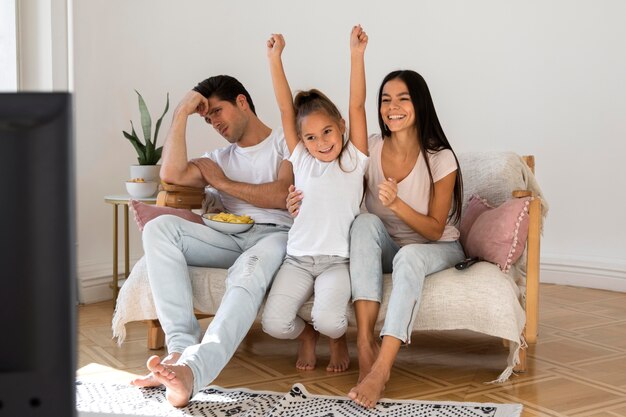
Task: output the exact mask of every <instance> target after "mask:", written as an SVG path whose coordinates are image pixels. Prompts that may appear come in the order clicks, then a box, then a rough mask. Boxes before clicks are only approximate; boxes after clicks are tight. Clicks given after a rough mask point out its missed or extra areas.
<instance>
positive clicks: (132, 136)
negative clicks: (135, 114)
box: [122, 121, 146, 159]
mask: <svg viewBox="0 0 626 417" xmlns="http://www.w3.org/2000/svg"><path fill="white" fill-rule="evenodd" d="M130 126H131V128H132V133H128V132H126V131H122V133H123V134H124V136H125V137H126V139H128V140H129V141H130V143H131V144H132V145H133V147H134V148H135V151H137V155H138V156H139V158H140V159H142V158H145V153H146V147H145V146H144V144H143V143H141V141H140V140H139V138H138V137H137V133H136V132H135V127H134V126H133V122H132V121H131V122H130Z"/></svg>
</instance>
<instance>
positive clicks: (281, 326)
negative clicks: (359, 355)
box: [262, 255, 350, 339]
mask: <svg viewBox="0 0 626 417" xmlns="http://www.w3.org/2000/svg"><path fill="white" fill-rule="evenodd" d="M348 262H349V260H348V258H343V257H341V256H328V255H319V256H289V255H287V258H286V259H285V261H284V262H283V265H282V266H281V267H280V269H279V270H278V273H277V274H276V278H275V279H274V283H273V284H272V289H271V290H270V293H269V295H268V296H267V301H266V302H265V307H263V319H262V324H263V331H265V332H266V333H267V334H269V335H271V336H274V337H276V338H278V339H295V338H297V337H298V336H300V333H302V330H304V326H305V323H304V320H302V318H300V317H299V316H298V310H299V309H300V307H302V305H303V304H304V303H305V302H306V301H308V300H309V298H311V294H313V293H315V300H314V302H313V308H312V309H311V320H312V322H313V328H314V329H315V330H317V331H318V332H320V333H322V334H323V335H326V336H328V337H330V338H331V339H338V338H340V337H341V336H343V335H344V334H345V332H346V328H347V327H348V303H349V302H350V271H349V268H348Z"/></svg>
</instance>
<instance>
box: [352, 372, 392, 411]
mask: <svg viewBox="0 0 626 417" xmlns="http://www.w3.org/2000/svg"><path fill="white" fill-rule="evenodd" d="M387 381H389V372H388V371H380V370H377V369H376V368H375V367H372V370H371V371H370V372H369V374H367V376H366V377H365V378H363V380H362V381H361V382H359V383H358V384H357V386H356V387H354V388H352V389H351V390H350V392H349V393H348V397H350V398H351V399H352V400H353V401H354V402H355V403H357V404H359V405H362V406H363V407H366V408H372V407H375V406H376V403H377V402H378V400H380V398H381V397H382V396H383V391H384V390H385V384H386V383H387Z"/></svg>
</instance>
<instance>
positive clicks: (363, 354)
mask: <svg viewBox="0 0 626 417" xmlns="http://www.w3.org/2000/svg"><path fill="white" fill-rule="evenodd" d="M357 350H358V353H359V379H358V381H357V384H359V383H360V382H361V381H363V378H365V377H366V376H367V374H369V373H370V371H371V369H372V365H373V364H374V361H375V360H376V358H377V357H378V352H379V351H380V346H379V345H378V343H376V342H375V341H374V340H369V341H367V342H358V341H357Z"/></svg>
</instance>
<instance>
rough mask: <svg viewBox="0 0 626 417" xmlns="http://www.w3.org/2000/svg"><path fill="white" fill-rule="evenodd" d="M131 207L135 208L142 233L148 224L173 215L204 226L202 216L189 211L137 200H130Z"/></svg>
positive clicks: (136, 218) (136, 220)
mask: <svg viewBox="0 0 626 417" xmlns="http://www.w3.org/2000/svg"><path fill="white" fill-rule="evenodd" d="M130 206H131V207H132V208H133V212H134V213H135V222H137V226H138V227H139V230H141V231H143V227H144V225H145V224H146V223H148V222H149V221H150V220H152V219H154V218H155V217H158V216H161V215H163V214H173V215H174V216H178V217H182V218H183V219H185V220H189V221H190V222H194V223H199V224H204V222H203V221H202V216H200V215H199V214H197V213H194V212H193V211H191V210H187V209H181V208H174V207H164V206H155V205H152V204H145V203H142V202H141V201H137V200H130Z"/></svg>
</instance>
